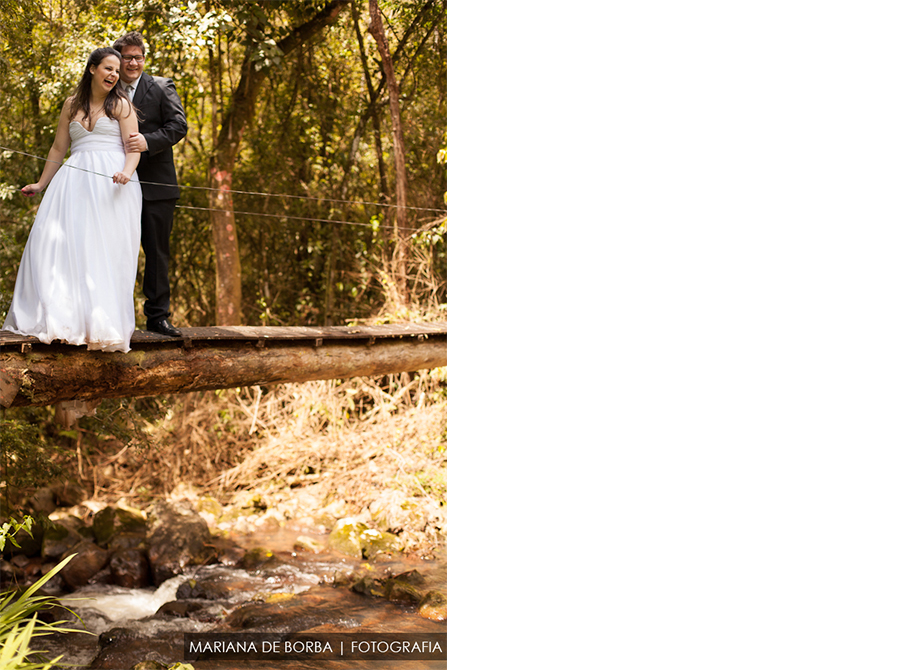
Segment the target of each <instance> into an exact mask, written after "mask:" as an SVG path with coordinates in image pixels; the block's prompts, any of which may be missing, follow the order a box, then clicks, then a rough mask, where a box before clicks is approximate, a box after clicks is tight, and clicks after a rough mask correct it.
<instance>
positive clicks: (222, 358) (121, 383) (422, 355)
mask: <svg viewBox="0 0 900 670" xmlns="http://www.w3.org/2000/svg"><path fill="white" fill-rule="evenodd" d="M181 331H182V333H183V337H181V338H170V337H165V336H164V335H159V334H157V333H152V332H145V331H136V332H135V333H134V336H133V337H132V340H131V347H132V349H131V351H129V352H128V353H127V354H126V353H121V352H116V353H103V352H98V351H88V349H87V347H84V346H73V345H68V344H61V343H59V342H56V341H54V342H53V343H51V344H43V343H42V342H40V341H39V340H38V339H37V338H34V337H27V336H22V335H16V334H14V333H10V332H8V331H0V405H2V406H3V407H21V406H28V405H35V406H44V405H53V404H56V403H59V402H64V401H67V400H83V401H95V400H96V401H99V400H100V399H103V398H123V397H138V396H151V395H160V394H165V393H184V392H188V391H205V390H210V389H223V388H234V387H238V386H254V385H265V384H281V383H285V382H305V381H312V380H317V379H345V378H349V377H365V376H377V375H385V374H391V373H398V372H413V371H415V370H425V369H429V368H435V367H441V366H444V365H447V324H446V323H438V324H394V325H384V326H341V327H326V328H311V327H291V328H272V327H264V328H258V327H246V326H235V327H216V328H182V329H181Z"/></svg>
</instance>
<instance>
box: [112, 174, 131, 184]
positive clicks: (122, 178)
mask: <svg viewBox="0 0 900 670" xmlns="http://www.w3.org/2000/svg"><path fill="white" fill-rule="evenodd" d="M130 181H131V177H129V176H128V175H126V174H125V173H124V172H116V173H115V174H114V175H113V183H114V184H127V183H128V182H130Z"/></svg>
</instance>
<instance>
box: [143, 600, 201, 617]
mask: <svg viewBox="0 0 900 670" xmlns="http://www.w3.org/2000/svg"><path fill="white" fill-rule="evenodd" d="M204 609H206V603H202V602H197V601H196V600H172V601H169V602H167V603H165V604H164V605H162V606H161V607H160V608H159V609H158V610H156V615H155V616H156V617H160V618H164V617H177V618H187V617H190V616H191V614H194V613H195V612H200V611H202V610H204Z"/></svg>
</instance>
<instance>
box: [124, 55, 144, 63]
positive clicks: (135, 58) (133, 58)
mask: <svg viewBox="0 0 900 670" xmlns="http://www.w3.org/2000/svg"><path fill="white" fill-rule="evenodd" d="M122 60H123V61H125V62H126V63H127V62H129V61H134V62H135V63H143V62H144V57H143V56H122Z"/></svg>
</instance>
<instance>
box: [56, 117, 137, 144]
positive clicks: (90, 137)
mask: <svg viewBox="0 0 900 670" xmlns="http://www.w3.org/2000/svg"><path fill="white" fill-rule="evenodd" d="M69 137H71V138H72V151H73V152H75V151H121V152H122V153H124V152H125V145H124V144H123V143H122V134H121V131H120V130H119V122H118V121H117V120H116V119H111V118H109V117H108V116H101V117H100V118H99V119H97V123H95V124H94V129H93V130H88V129H87V128H85V127H84V126H83V125H81V124H80V123H78V121H72V122H71V123H69Z"/></svg>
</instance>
